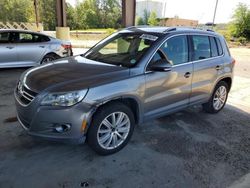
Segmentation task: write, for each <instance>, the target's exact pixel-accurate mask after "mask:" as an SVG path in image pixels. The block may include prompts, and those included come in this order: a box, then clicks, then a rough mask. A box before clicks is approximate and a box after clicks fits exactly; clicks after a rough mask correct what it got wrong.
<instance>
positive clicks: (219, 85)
mask: <svg viewBox="0 0 250 188" xmlns="http://www.w3.org/2000/svg"><path fill="white" fill-rule="evenodd" d="M221 86H224V87H225V88H226V91H227V94H226V99H225V102H224V104H223V105H222V107H221V108H220V109H218V110H216V109H215V108H214V104H213V103H214V96H215V93H216V91H217V90H218V88H219V87H221ZM228 92H229V87H228V84H227V83H226V82H224V81H220V82H219V83H218V84H217V85H216V86H215V89H214V92H213V95H212V97H211V99H210V103H211V104H210V106H211V108H212V109H213V112H214V113H217V112H219V111H221V110H222V109H223V108H224V106H225V105H226V102H227V97H228Z"/></svg>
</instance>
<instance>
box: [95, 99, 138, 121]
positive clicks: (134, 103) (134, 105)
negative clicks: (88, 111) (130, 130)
mask: <svg viewBox="0 0 250 188" xmlns="http://www.w3.org/2000/svg"><path fill="white" fill-rule="evenodd" d="M116 102H119V103H122V104H124V105H126V106H128V107H129V108H130V109H131V111H132V113H133V115H134V118H135V123H136V124H139V123H141V122H142V115H141V114H142V110H141V105H140V102H139V101H138V99H136V98H134V97H131V96H130V97H117V98H114V99H110V100H106V101H104V102H102V103H99V104H98V105H96V107H95V109H94V110H93V111H92V115H91V119H92V117H93V116H94V115H95V113H97V112H98V109H100V108H102V107H104V106H106V105H108V104H112V103H116Z"/></svg>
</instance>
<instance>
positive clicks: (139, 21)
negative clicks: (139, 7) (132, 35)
mask: <svg viewBox="0 0 250 188" xmlns="http://www.w3.org/2000/svg"><path fill="white" fill-rule="evenodd" d="M135 23H136V25H145V23H144V21H143V19H142V17H140V16H138V17H136V21H135Z"/></svg>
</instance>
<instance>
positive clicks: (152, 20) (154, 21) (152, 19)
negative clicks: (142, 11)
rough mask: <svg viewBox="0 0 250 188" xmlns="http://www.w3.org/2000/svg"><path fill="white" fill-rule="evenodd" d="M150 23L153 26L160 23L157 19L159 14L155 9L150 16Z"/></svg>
mask: <svg viewBox="0 0 250 188" xmlns="http://www.w3.org/2000/svg"><path fill="white" fill-rule="evenodd" d="M148 24H149V25H151V26H156V25H158V24H159V21H158V19H157V15H156V13H155V12H154V11H153V12H151V13H150V16H149V18H148Z"/></svg>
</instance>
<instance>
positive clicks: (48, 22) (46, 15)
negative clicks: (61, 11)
mask: <svg viewBox="0 0 250 188" xmlns="http://www.w3.org/2000/svg"><path fill="white" fill-rule="evenodd" d="M39 17H40V20H39V21H40V22H42V23H43V27H44V30H51V31H53V30H55V28H56V1H55V0H43V1H39Z"/></svg>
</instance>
